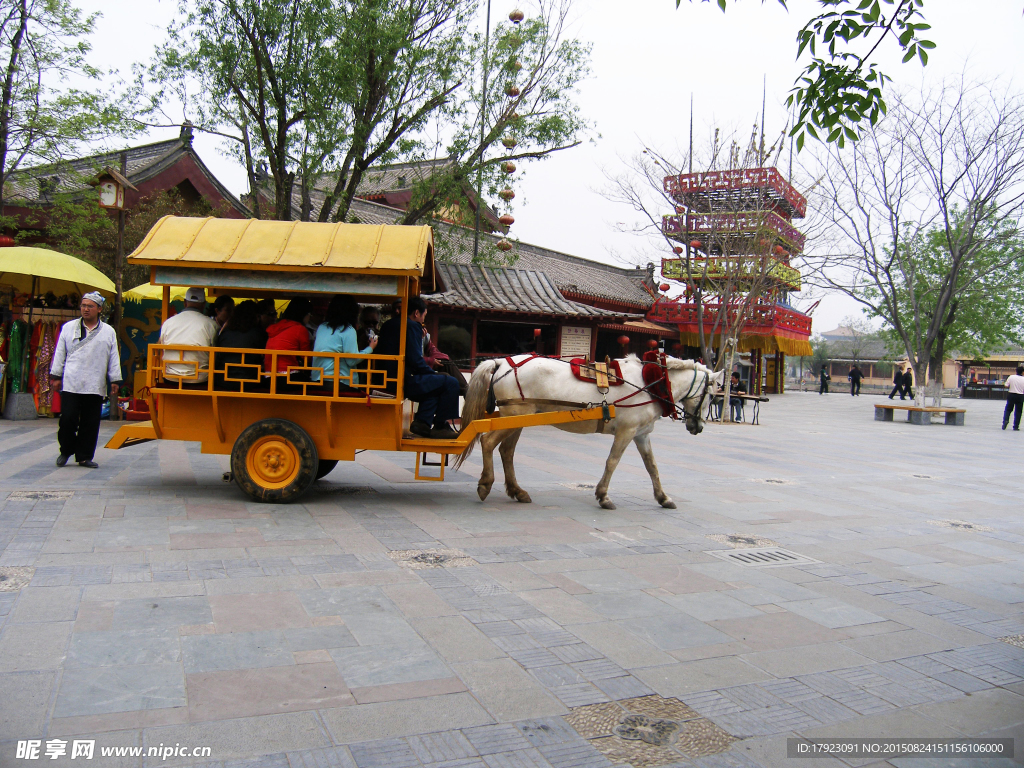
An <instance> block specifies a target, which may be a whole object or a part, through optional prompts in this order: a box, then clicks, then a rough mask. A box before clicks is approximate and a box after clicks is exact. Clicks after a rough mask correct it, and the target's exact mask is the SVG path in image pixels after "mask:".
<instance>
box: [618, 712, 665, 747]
mask: <svg viewBox="0 0 1024 768" xmlns="http://www.w3.org/2000/svg"><path fill="white" fill-rule="evenodd" d="M678 730H679V723H677V722H674V721H672V720H659V719H658V718H656V717H648V716H647V715H626V716H625V717H624V718H622V721H621V722H620V723H619V724H618V725H616V726H615V727H614V728H613V729H612V733H613V734H615V735H616V736H620V737H621V738H623V739H629V740H630V741H644V742H646V743H648V744H653V745H654V746H656V747H664V746H666V745H667V744H671V743H672V737H673V736H674V735H675V732H676V731H678Z"/></svg>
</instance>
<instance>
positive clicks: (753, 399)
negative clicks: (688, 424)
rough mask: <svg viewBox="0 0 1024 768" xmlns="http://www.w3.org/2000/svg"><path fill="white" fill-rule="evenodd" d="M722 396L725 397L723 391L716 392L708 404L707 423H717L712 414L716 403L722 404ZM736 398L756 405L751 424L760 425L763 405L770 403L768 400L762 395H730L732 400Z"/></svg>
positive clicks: (753, 409)
mask: <svg viewBox="0 0 1024 768" xmlns="http://www.w3.org/2000/svg"><path fill="white" fill-rule="evenodd" d="M722 395H723V392H722V390H719V391H718V392H715V393H714V397H712V398H711V402H709V403H708V414H707V421H717V419H713V418H712V417H711V414H712V413H713V412H714V407H715V403H716V402H718V403H720V402H722ZM734 397H738V398H740V399H741V400H743V401H745V402H749V403H753V404H754V407H753V408H752V409H751V414H750V423H751V424H758V423H759V422H758V417H759V416H760V413H761V403H767V402H768V398H767V397H764V396H762V395H747V394H742V395H738V394H736V393H735V392H730V393H729V398H730V399H731V398H734Z"/></svg>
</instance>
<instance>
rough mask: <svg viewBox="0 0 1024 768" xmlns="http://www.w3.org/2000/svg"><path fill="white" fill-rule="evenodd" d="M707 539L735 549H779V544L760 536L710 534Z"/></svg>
mask: <svg viewBox="0 0 1024 768" xmlns="http://www.w3.org/2000/svg"><path fill="white" fill-rule="evenodd" d="M705 538H708V539H711V540H712V541H717V542H719V543H720V544H728V545H729V546H730V547H732V548H733V549H750V548H756V547H762V548H763V547H777V546H779V542H777V541H772V540H771V539H764V538H761V537H760V536H749V535H747V534H743V533H709V534H707V536H706V537H705Z"/></svg>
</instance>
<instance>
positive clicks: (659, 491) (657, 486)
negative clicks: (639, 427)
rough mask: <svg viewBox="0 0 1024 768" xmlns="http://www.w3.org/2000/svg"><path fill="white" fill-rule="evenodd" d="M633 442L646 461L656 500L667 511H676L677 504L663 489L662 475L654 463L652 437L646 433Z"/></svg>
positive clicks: (635, 438)
mask: <svg viewBox="0 0 1024 768" xmlns="http://www.w3.org/2000/svg"><path fill="white" fill-rule="evenodd" d="M633 442H634V443H636V449H637V450H638V451H640V456H641V458H643V460H644V466H645V467H647V474H649V475H650V476H651V483H653V485H654V498H656V499H657V500H658V503H659V504H661V506H663V507H665V508H666V509H675V508H676V503H675V502H674V501H672V499H670V498H669V497H668V494H667V493H665V489H664V488H662V487H661V475H660V474H658V465H657V463H656V462H655V461H654V451H653V450H651V435H650V433H649V432H648V433H645V434H642V435H637V436H636V437H634V438H633Z"/></svg>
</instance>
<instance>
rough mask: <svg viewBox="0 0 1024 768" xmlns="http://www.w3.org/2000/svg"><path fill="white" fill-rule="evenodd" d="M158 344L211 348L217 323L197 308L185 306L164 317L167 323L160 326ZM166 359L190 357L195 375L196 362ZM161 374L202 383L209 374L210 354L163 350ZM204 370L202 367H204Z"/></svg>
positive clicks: (213, 343) (215, 340)
mask: <svg viewBox="0 0 1024 768" xmlns="http://www.w3.org/2000/svg"><path fill="white" fill-rule="evenodd" d="M159 343H160V344H181V345H182V346H189V347H212V346H214V345H215V344H216V343H217V322H216V321H215V320H213V318H209V317H207V316H206V315H204V314H203V313H202V312H200V311H199V310H198V309H193V308H192V307H186V308H185V309H183V310H182V311H181V312H179V313H178V314H176V315H175V316H174V317H169V318H167V322H165V323H164V324H163V327H162V328H161V329H160V342H159ZM168 360H191V361H194V362H195V363H196V364H197V365H198V369H199V377H198V378H193V377H194V376H195V375H196V368H197V366H196V365H174V364H173V363H168V362H167V361H168ZM164 363H165V366H164V375H165V376H170V377H173V378H183V379H185V380H186V381H195V382H204V381H206V380H207V379H208V378H209V377H210V373H209V367H210V353H209V352H178V351H175V350H166V351H165V352H164ZM204 369H206V370H204Z"/></svg>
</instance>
